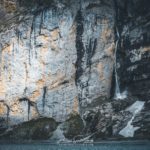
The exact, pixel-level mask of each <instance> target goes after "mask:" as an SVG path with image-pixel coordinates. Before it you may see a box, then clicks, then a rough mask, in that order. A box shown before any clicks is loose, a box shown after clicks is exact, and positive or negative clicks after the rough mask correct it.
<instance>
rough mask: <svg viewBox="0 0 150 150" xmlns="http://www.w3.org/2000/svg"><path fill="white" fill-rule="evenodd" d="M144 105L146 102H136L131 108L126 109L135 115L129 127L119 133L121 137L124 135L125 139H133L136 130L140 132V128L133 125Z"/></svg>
mask: <svg viewBox="0 0 150 150" xmlns="http://www.w3.org/2000/svg"><path fill="white" fill-rule="evenodd" d="M144 103H145V102H143V101H136V102H135V103H134V104H132V105H131V106H130V107H128V108H127V109H126V111H129V112H131V113H132V114H133V116H132V118H131V119H130V120H129V122H128V124H127V126H126V127H125V128H123V129H122V130H121V131H120V132H119V134H120V135H122V136H124V137H133V136H134V132H135V131H136V130H138V129H139V127H134V126H133V125H132V121H133V120H134V118H135V116H136V114H138V113H139V112H140V111H141V110H142V108H143V106H144Z"/></svg>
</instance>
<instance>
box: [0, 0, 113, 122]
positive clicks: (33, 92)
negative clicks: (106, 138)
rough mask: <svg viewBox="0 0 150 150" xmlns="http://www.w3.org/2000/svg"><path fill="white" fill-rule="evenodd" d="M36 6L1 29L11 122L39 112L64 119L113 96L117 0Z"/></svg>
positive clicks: (2, 94)
mask: <svg viewBox="0 0 150 150" xmlns="http://www.w3.org/2000/svg"><path fill="white" fill-rule="evenodd" d="M4 3H5V2H4ZM24 3H25V2H24ZM43 3H44V2H43ZM17 4H18V5H19V3H17ZM31 5H32V3H31ZM9 6H10V7H11V5H9ZM16 7H17V6H16ZM34 7H35V6H34ZM34 7H33V9H34V10H32V13H30V12H28V14H27V15H25V18H26V19H24V20H23V21H21V22H20V23H17V24H15V25H14V26H11V25H10V24H9V28H8V29H6V30H5V31H3V32H1V33H0V37H1V38H0V43H1V76H0V85H1V86H0V87H1V90H0V100H1V103H2V104H3V101H4V102H5V103H6V105H7V106H8V108H9V124H14V123H19V122H23V121H27V120H30V119H32V118H35V117H38V116H47V117H53V118H55V119H56V120H57V121H64V120H65V119H66V117H67V115H68V114H70V113H71V112H72V111H79V109H80V111H82V110H83V109H82V108H86V107H87V105H88V104H91V103H93V102H96V101H97V100H95V99H96V98H98V97H107V98H109V96H110V87H111V76H112V71H113V50H114V31H113V27H114V9H113V5H112V2H111V1H108V2H107V3H102V2H101V1H98V0H97V1H95V2H94V3H93V2H92V3H91V2H90V1H83V2H81V3H79V2H77V1H76V2H75V1H70V3H68V2H65V1H64V2H62V3H59V2H57V1H56V2H50V3H49V4H48V7H42V6H39V5H38V3H37V6H36V8H34ZM31 8H32V7H31ZM4 9H6V12H8V13H10V12H9V11H7V7H6V8H5V7H4ZM16 11H17V10H16ZM16 13H18V12H16ZM12 15H13V14H12ZM3 105H4V104H3ZM79 105H80V107H79ZM3 108H5V107H3ZM6 113H7V110H6V111H3V112H2V113H1V115H2V116H3V115H6Z"/></svg>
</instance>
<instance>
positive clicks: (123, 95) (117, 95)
mask: <svg viewBox="0 0 150 150" xmlns="http://www.w3.org/2000/svg"><path fill="white" fill-rule="evenodd" d="M116 32H117V41H116V44H115V66H114V67H115V99H124V98H126V97H127V91H124V92H122V93H121V92H120V87H119V79H118V73H117V49H118V43H119V40H120V35H119V32H118V29H117V28H116Z"/></svg>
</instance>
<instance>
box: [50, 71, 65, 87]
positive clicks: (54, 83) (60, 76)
mask: <svg viewBox="0 0 150 150" xmlns="http://www.w3.org/2000/svg"><path fill="white" fill-rule="evenodd" d="M64 80H65V75H63V74H62V73H61V72H57V73H56V75H55V79H54V80H53V81H52V83H51V84H50V85H49V86H48V89H54V88H57V87H58V86H59V85H60V84H61V83H62V82H63V81H64Z"/></svg>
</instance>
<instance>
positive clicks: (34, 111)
mask: <svg viewBox="0 0 150 150" xmlns="http://www.w3.org/2000/svg"><path fill="white" fill-rule="evenodd" d="M38 117H39V113H38V111H37V109H36V108H35V107H32V108H31V110H30V119H35V118H38Z"/></svg>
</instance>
